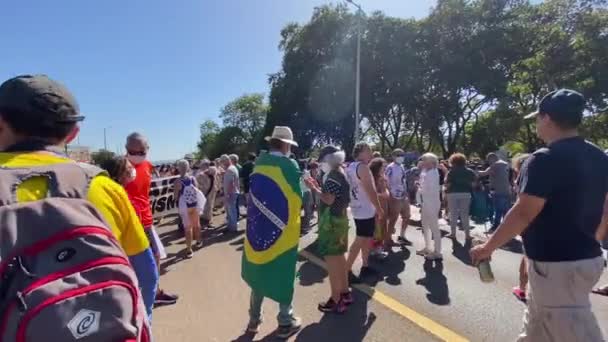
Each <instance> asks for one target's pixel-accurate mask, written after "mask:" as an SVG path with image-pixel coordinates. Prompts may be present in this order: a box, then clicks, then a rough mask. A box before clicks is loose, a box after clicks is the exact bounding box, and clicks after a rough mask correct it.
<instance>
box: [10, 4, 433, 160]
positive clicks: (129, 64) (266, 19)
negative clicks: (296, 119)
mask: <svg viewBox="0 0 608 342" xmlns="http://www.w3.org/2000/svg"><path fill="white" fill-rule="evenodd" d="M330 2H332V1H331V0H327V1H323V0H216V1H211V0H207V1H203V0H180V1H166V0H165V1H161V0H128V1H125V0H103V1H82V0H62V1H46V0H37V1H2V2H0V13H2V14H1V15H0V42H2V59H1V60H2V62H1V63H0V79H1V80H5V79H7V78H9V77H12V76H15V75H19V74H26V73H45V74H47V75H49V76H51V77H52V78H54V79H56V80H59V81H61V82H63V83H64V84H65V85H66V86H68V88H70V89H71V90H72V92H73V93H74V94H75V96H76V98H77V99H78V101H79V103H80V107H81V110H82V112H83V114H84V115H86V116H87V119H86V120H85V122H84V123H83V126H82V130H81V134H80V137H79V142H80V144H81V145H87V146H91V147H92V148H94V149H97V148H100V147H103V129H104V127H107V132H108V134H107V136H108V149H110V150H113V151H116V150H121V149H122V146H123V145H124V138H125V137H126V135H127V134H128V133H130V132H132V131H134V130H137V131H141V132H142V133H144V134H145V135H147V136H148V137H149V140H150V144H151V151H150V152H151V153H150V154H151V155H150V157H151V159H153V160H160V159H174V158H179V157H181V156H183V155H184V154H185V153H187V152H191V151H193V150H194V148H195V146H196V142H197V140H198V127H199V124H200V123H201V122H203V121H204V120H206V119H217V118H218V112H219V109H220V108H221V107H222V106H223V105H224V104H226V103H227V102H228V101H230V100H231V99H233V98H235V97H237V96H239V95H242V94H243V93H251V92H263V93H266V94H267V93H268V89H269V88H268V83H267V78H268V77H267V76H268V74H270V73H273V72H276V71H278V70H279V68H280V63H281V53H280V51H279V50H278V48H277V46H278V42H279V38H280V35H279V33H280V30H281V28H282V27H283V26H284V25H285V24H287V23H289V22H294V21H296V22H305V21H307V20H308V19H309V18H310V16H311V14H312V10H313V8H314V7H315V6H318V5H321V4H325V3H330ZM334 2H335V1H334ZM360 2H361V4H362V5H363V7H364V9H365V10H366V11H368V12H371V11H373V10H382V11H384V12H385V13H386V14H388V15H392V16H397V17H421V16H424V15H426V14H427V13H428V11H429V9H430V8H431V6H432V5H433V4H434V3H435V1H434V0H361V1H360Z"/></svg>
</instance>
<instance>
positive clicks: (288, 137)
mask: <svg viewBox="0 0 608 342" xmlns="http://www.w3.org/2000/svg"><path fill="white" fill-rule="evenodd" d="M271 139H277V140H280V141H282V142H284V143H286V144H290V145H293V146H298V143H297V142H295V141H294V140H293V132H292V131H291V128H289V127H287V126H275V127H274V129H273V130H272V136H269V137H266V141H270V140H271Z"/></svg>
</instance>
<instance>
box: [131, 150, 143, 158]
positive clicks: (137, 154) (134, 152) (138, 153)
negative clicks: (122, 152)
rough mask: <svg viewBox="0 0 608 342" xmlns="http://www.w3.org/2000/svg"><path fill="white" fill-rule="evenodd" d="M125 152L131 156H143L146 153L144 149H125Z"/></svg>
mask: <svg viewBox="0 0 608 342" xmlns="http://www.w3.org/2000/svg"><path fill="white" fill-rule="evenodd" d="M127 153H128V154H129V155H131V156H142V157H143V156H145V155H146V151H137V152H136V151H127Z"/></svg>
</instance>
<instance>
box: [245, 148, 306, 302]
mask: <svg viewBox="0 0 608 342" xmlns="http://www.w3.org/2000/svg"><path fill="white" fill-rule="evenodd" d="M249 196H250V197H249V199H248V208H247V233H246V236H245V242H244V252H243V267H242V271H241V276H242V278H243V280H245V282H247V284H249V286H250V287H251V289H252V290H253V291H255V292H256V293H258V294H259V295H263V296H264V297H268V298H271V299H273V300H275V301H277V302H279V303H286V304H287V303H291V300H292V298H293V289H294V282H295V275H296V260H297V257H298V242H299V239H300V212H301V208H302V190H301V188H300V170H299V167H298V164H297V163H296V162H295V161H294V160H291V159H289V158H285V157H280V156H275V155H271V154H268V153H266V154H262V155H261V156H260V157H259V158H258V159H257V160H256V163H255V168H254V169H253V173H252V174H251V177H250V190H249Z"/></svg>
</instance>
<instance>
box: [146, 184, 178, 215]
mask: <svg viewBox="0 0 608 342" xmlns="http://www.w3.org/2000/svg"><path fill="white" fill-rule="evenodd" d="M177 178H178V176H172V177H165V178H157V179H153V180H152V184H151V185H150V206H151V207H152V215H153V216H154V219H155V220H157V219H160V218H162V217H165V216H167V215H171V214H177V209H178V208H177V199H176V198H174V195H173V182H175V180H176V179H177Z"/></svg>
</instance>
